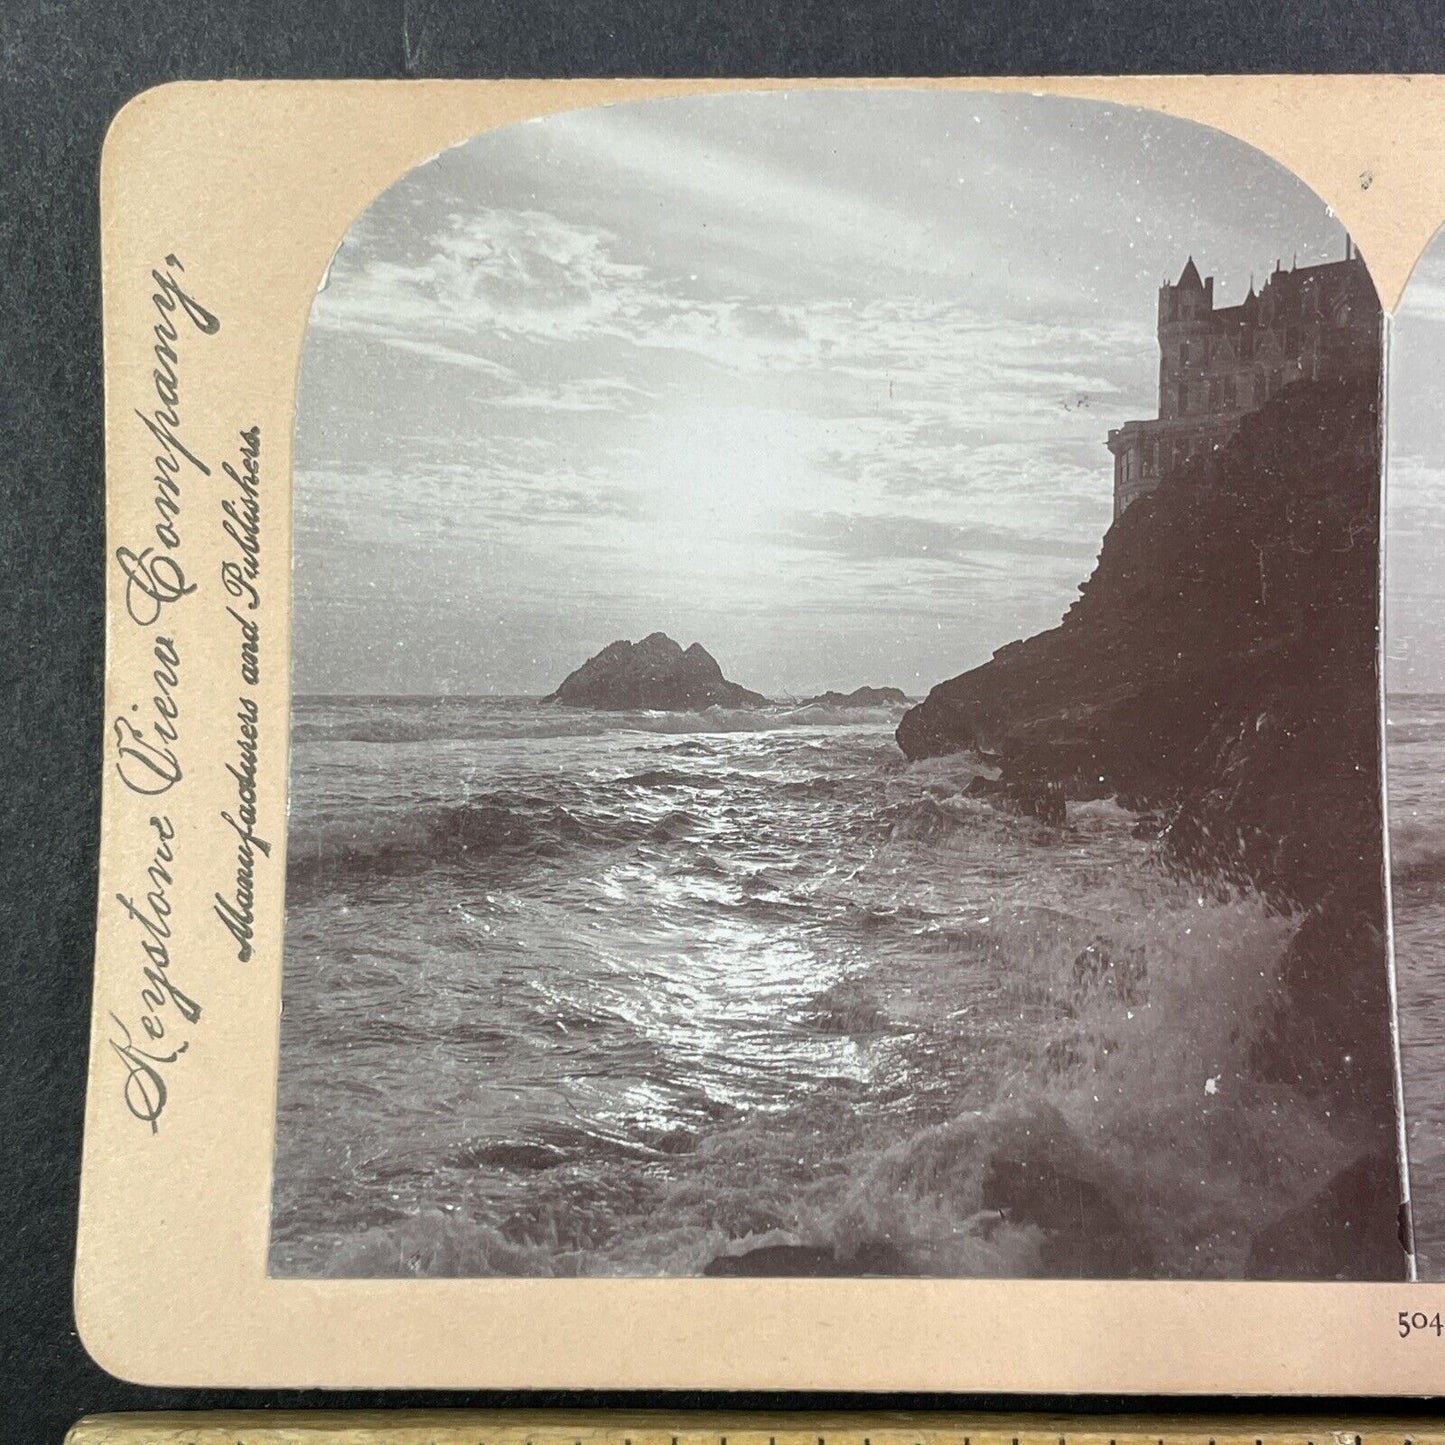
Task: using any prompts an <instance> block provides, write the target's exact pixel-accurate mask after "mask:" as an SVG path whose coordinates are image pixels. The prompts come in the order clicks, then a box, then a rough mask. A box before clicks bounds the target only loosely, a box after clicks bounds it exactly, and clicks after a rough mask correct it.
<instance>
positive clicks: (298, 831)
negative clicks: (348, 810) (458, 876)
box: [286, 794, 695, 889]
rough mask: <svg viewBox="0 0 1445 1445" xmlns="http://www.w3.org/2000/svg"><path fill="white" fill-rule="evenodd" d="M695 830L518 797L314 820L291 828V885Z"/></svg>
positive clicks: (684, 819) (677, 822)
mask: <svg viewBox="0 0 1445 1445" xmlns="http://www.w3.org/2000/svg"><path fill="white" fill-rule="evenodd" d="M694 822H695V819H694V818H693V815H691V814H689V813H687V812H685V811H682V810H673V811H671V812H668V813H666V814H665V815H663V816H662V817H660V818H657V819H648V818H646V817H630V816H628V815H627V814H625V813H623V812H622V811H620V810H611V811H609V812H607V813H605V814H602V813H599V814H596V815H591V816H579V814H578V813H577V812H574V811H573V810H572V809H570V808H568V807H565V806H563V805H562V804H560V803H557V802H554V801H551V800H548V799H546V798H541V797H535V796H527V797H524V796H520V795H515V794H492V795H486V796H482V797H479V798H475V799H472V800H470V801H468V802H465V803H428V804H418V805H415V806H412V807H409V808H391V809H386V810H376V811H372V812H369V813H365V814H348V815H345V816H334V817H331V818H329V819H322V820H315V819H313V820H309V821H308V822H307V823H306V825H305V826H296V825H293V829H292V838H291V843H290V849H289V852H288V854H287V865H286V871H287V883H288V886H289V887H292V888H293V889H294V888H296V887H298V886H299V887H301V888H303V889H304V888H307V887H315V886H319V885H331V884H340V883H348V884H350V883H360V882H362V881H364V880H366V879H370V878H376V877H385V876H391V875H403V874H408V873H414V872H417V871H420V870H424V869H427V868H432V867H438V866H455V865H459V864H467V863H471V864H480V863H483V862H485V861H487V860H491V859H506V858H513V859H518V860H546V859H556V858H559V857H561V856H562V855H563V854H564V853H565V852H566V851H567V850H568V849H569V848H572V847H577V846H587V845H594V846H615V845H621V844H627V843H635V842H639V841H641V840H643V839H648V838H651V839H655V840H658V841H672V840H674V839H677V838H680V837H683V836H685V834H686V833H687V831H688V830H689V828H690V827H691V826H692V825H693V824H694Z"/></svg>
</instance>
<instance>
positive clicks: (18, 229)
mask: <svg viewBox="0 0 1445 1445" xmlns="http://www.w3.org/2000/svg"><path fill="white" fill-rule="evenodd" d="M1439 70H1445V4H1442V0H1374V3H1371V0H1227V3H1213V4H1212V3H1208V0H1200V3H1195V4H1180V5H1169V6H1167V7H1166V6H1161V5H1152V4H1149V3H1145V0H1074V3H1070V0H977V3H970V0H957V3H952V4H949V3H943V0H895V3H892V4H864V3H861V0H794V3H779V0H730V3H716V0H607V3H592V0H473V3H456V4H450V5H448V4H443V3H438V0H412V3H406V0H350V3H348V0H296V3H294V4H285V3H281V0H230V3H213V0H177V3H173V4H169V5H167V4H160V3H137V0H60V3H47V0H0V397H3V405H0V680H3V685H0V979H3V994H0V1031H3V1039H4V1043H3V1048H0V1090H3V1094H0V1104H3V1107H0V1211H3V1212H0V1256H3V1278H0V1319H3V1324H0V1367H3V1381H0V1441H5V1442H9V1441H16V1442H24V1445H30V1442H36V1445H41V1442H52V1441H53V1442H59V1441H60V1439H61V1438H62V1436H63V1434H64V1432H65V1430H66V1429H67V1428H68V1427H69V1425H70V1424H71V1423H72V1422H73V1421H74V1420H75V1419H76V1418H77V1417H79V1416H80V1415H82V1414H85V1413H89V1412H94V1411H98V1410H126V1409H156V1408H170V1409H176V1408H185V1409H198V1408H207V1407H218V1406H226V1407H241V1406H257V1407H259V1406H269V1407H275V1406H291V1407H297V1406H319V1405H330V1406H339V1405H377V1404H392V1405H400V1404H403V1403H405V1404H410V1405H419V1404H439V1405H465V1404H471V1405H486V1406H490V1407H494V1408H496V1407H503V1408H505V1407H508V1406H513V1407H518V1408H520V1407H522V1406H526V1407H529V1408H535V1407H539V1406H545V1405H567V1406H572V1407H581V1406H593V1407H595V1406H600V1405H604V1404H606V1405H624V1406H631V1407H639V1406H642V1405H650V1406H653V1407H657V1406H666V1407H668V1408H679V1409H681V1408H685V1407H692V1408H698V1407H702V1408H723V1407H726V1408H760V1407H779V1406H783V1405H787V1406H790V1407H799V1406H810V1407H815V1408H816V1407H820V1406H825V1405H826V1406H828V1407H832V1408H840V1407H847V1406H850V1405H851V1406H873V1407H878V1406H882V1405H887V1406H889V1407H894V1408H896V1407H902V1406H908V1407H912V1408H921V1407H927V1406H942V1405H947V1406H949V1407H952V1408H965V1407H967V1408H976V1407H985V1406H993V1407H1000V1406H1004V1405H1011V1406H1014V1405H1019V1404H1024V1403H1028V1404H1030V1405H1032V1406H1037V1407H1040V1408H1053V1409H1079V1408H1088V1409H1091V1410H1094V1409H1107V1408H1110V1407H1114V1408H1118V1407H1119V1406H1121V1405H1122V1404H1124V1403H1125V1402H1123V1401H1118V1400H1115V1401H1110V1400H1104V1399H1095V1400H1089V1401H1078V1400H1064V1399H1058V1398H1055V1399H1048V1400H1045V1399H1036V1400H1031V1401H1028V1402H1024V1401H1019V1400H1005V1399H1002V1398H999V1397H994V1398H992V1399H987V1400H985V1399H981V1398H978V1397H974V1398H970V1399H964V1398H961V1397H940V1396H929V1397H922V1396H911V1397H901V1396H890V1397H886V1398H885V1397H877V1396H871V1397H863V1396H841V1395H832V1396H826V1397H825V1396H806V1397H805V1396H778V1395H771V1396H764V1395H748V1396H722V1395H716V1394H710V1395H700V1394H685V1395H675V1396H658V1395H655V1394H654V1395H647V1396H643V1395H638V1394H631V1395H595V1394H594V1395H586V1396H583V1395H559V1394H556V1393H549V1394H528V1395H522V1394H517V1393H509V1394H500V1393H492V1394H482V1393H476V1394H468V1395H455V1394H451V1395H440V1394H430V1395H422V1394H416V1393H409V1394H405V1395H401V1394H392V1395H385V1394H380V1393H368V1394H360V1393H349V1394H336V1395H330V1394H323V1393H322V1392H307V1393H296V1392H276V1391H267V1392H258V1393H255V1394H247V1393H245V1392H242V1391H234V1390H227V1391H176V1390H152V1389H139V1388H136V1387H132V1386H129V1385H125V1384H122V1383H121V1382H119V1381H116V1380H113V1379H111V1378H109V1377H108V1376H106V1375H105V1374H103V1373H102V1372H101V1371H100V1370H99V1369H97V1368H96V1367H95V1366H94V1365H93V1364H92V1363H91V1362H90V1361H89V1359H88V1358H87V1357H86V1355H85V1352H84V1351H83V1349H82V1348H81V1346H80V1344H79V1342H78V1340H77V1338H76V1335H75V1329H74V1322H73V1319H72V1313H71V1270H72V1264H73V1251H74V1240H75V1212H76V1196H77V1182H78V1171H79V1163H80V1132H81V1105H82V1096H83V1089H84V1080H85V1068H86V1039H87V1021H88V1016H89V1010H90V982H91V978H90V971H91V945H92V920H93V917H94V911H95V857H96V839H97V829H98V811H99V810H98V782H99V778H100V757H101V674H102V649H103V637H102V620H101V617H102V614H101V603H102V579H103V567H104V545H103V544H104V528H103V522H104V518H103V488H102V445H101V430H102V418H101V336H100V296H99V254H98V243H99V218H98V198H97V168H98V163H99V158H100V147H101V141H102V139H103V137H104V134H105V128H106V125H107V124H108V122H109V120H110V118H111V116H112V115H114V113H115V112H116V111H117V110H118V109H119V108H120V106H121V105H122V104H123V103H124V102H125V101H126V100H128V99H129V98H130V97H131V96H133V95H135V94H136V93H137V92H138V91H141V90H144V89H146V88H147V87H149V86H152V85H157V84H159V83H161V82H163V81H167V80H176V79H206V78H212V77H294V78H333V77H357V78H378V79H397V78H405V77H408V76H413V77H415V76H428V77H472V78H476V77H518V76H584V75H585V76H608V75H660V76H690V75H704V76H727V75H739V76H758V75H797V76H806V75H815V74H821V75H869V74H874V75H900V76H907V75H944V74H965V75H967V74H975V75H990V74H1051V73H1052V74H1091V73H1092V74H1108V73H1119V72H1132V73H1150V72H1155V73H1187V72H1270V71H1294V72H1310V71H1325V72H1350V71H1357V72H1363V71H1416V72H1420V71H1439ZM1441 163H1442V164H1445V159H1442V162H1441ZM171 183H172V184H174V185H175V186H177V187H182V188H183V187H184V186H185V184H186V178H185V177H184V176H176V177H174V178H173V180H172V182H171ZM222 1303H223V1302H222ZM1392 1307H1393V1306H1392ZM136 1308H137V1314H138V1318H137V1321H136V1323H137V1325H138V1326H139V1327H147V1326H148V1327H149V1328H151V1329H154V1330H155V1331H156V1332H157V1333H160V1334H164V1332H165V1331H166V1330H167V1329H168V1328H169V1320H168V1311H167V1307H166V1300H165V1299H164V1297H161V1296H157V1297H156V1298H155V1299H153V1300H149V1301H141V1302H138V1304H137V1306H136ZM1388 1313H1389V1312H1388V1310H1387V1311H1386V1314H1387V1315H1388ZM739 1326H740V1328H741V1327H745V1322H743V1321H739ZM1301 1326H1302V1327H1304V1328H1307V1327H1308V1322H1307V1321H1303V1320H1302V1321H1301ZM1432 1344H1433V1342H1432ZM1439 1359H1440V1381H1441V1393H1442V1394H1445V1349H1442V1350H1440V1352H1439ZM1127 1403H1128V1404H1129V1405H1130V1406H1131V1407H1133V1408H1139V1407H1140V1406H1141V1405H1146V1404H1152V1406H1157V1407H1161V1408H1163V1407H1166V1406H1165V1405H1164V1402H1142V1401H1131V1402H1127ZM1220 1403H1221V1402H1213V1404H1214V1405H1216V1406H1217V1405H1219V1404H1220ZM1209 1404H1210V1402H1204V1401H1198V1400H1196V1401H1188V1402H1186V1401H1175V1402H1173V1404H1172V1405H1169V1406H1167V1408H1173V1409H1180V1408H1188V1407H1193V1408H1196V1409H1197V1408H1200V1407H1202V1406H1204V1407H1207V1406H1209ZM1250 1408H1251V1410H1253V1411H1256V1412H1259V1413H1263V1412H1264V1411H1266V1410H1270V1411H1273V1410H1283V1409H1288V1410H1292V1411H1297V1410H1299V1409H1300V1408H1301V1406H1300V1402H1273V1403H1271V1404H1257V1405H1252V1406H1251V1407H1250ZM1331 1408H1332V1410H1334V1411H1335V1412H1340V1411H1348V1410H1349V1408H1350V1407H1349V1406H1348V1404H1347V1403H1346V1402H1333V1404H1332V1407H1331ZM1372 1408H1373V1409H1374V1410H1378V1409H1379V1406H1378V1405H1376V1406H1374V1407H1372ZM1393 1408H1395V1409H1397V1410H1401V1409H1406V1408H1409V1407H1408V1406H1406V1405H1405V1403H1404V1402H1396V1403H1395V1405H1394V1407H1393Z"/></svg>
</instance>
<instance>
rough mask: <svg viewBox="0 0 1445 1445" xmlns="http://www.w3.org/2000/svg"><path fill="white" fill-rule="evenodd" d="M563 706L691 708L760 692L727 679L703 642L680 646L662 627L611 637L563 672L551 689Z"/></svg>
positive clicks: (755, 698)
mask: <svg viewBox="0 0 1445 1445" xmlns="http://www.w3.org/2000/svg"><path fill="white" fill-rule="evenodd" d="M552 698H553V700H555V701H557V702H560V703H565V704H566V705H567V706H569V707H595V708H606V709H612V710H627V709H635V708H640V709H648V710H655V711H658V712H691V711H695V710H697V709H699V708H707V707H758V706H760V705H762V704H764V703H766V702H767V698H765V697H764V696H763V695H762V694H761V693H758V692H751V691H750V690H749V689H747V688H745V687H739V686H738V684H737V683H735V682H729V681H728V679H727V678H725V677H724V676H723V673H722V668H721V667H719V666H718V664H717V660H716V659H715V658H714V657H713V656H712V654H711V653H710V652H708V650H707V649H706V648H705V647H702V646H701V645H700V644H698V643H696V642H694V643H693V644H692V646H691V647H689V648H688V649H687V651H686V652H684V651H683V649H682V648H681V646H679V644H678V643H676V642H674V641H673V640H672V638H670V637H668V636H667V635H666V633H662V632H654V633H651V634H650V635H649V636H647V637H644V638H643V639H642V641H641V642H626V641H622V642H614V643H611V644H609V645H608V646H607V647H604V648H603V649H602V651H601V652H599V653H597V654H596V655H595V656H594V657H590V658H588V659H587V661H586V662H584V663H583V664H582V666H581V667H579V668H578V669H577V670H576V671H575V672H573V673H571V674H569V675H568V677H567V679H566V680H565V681H564V682H563V683H562V685H561V687H559V688H558V689H557V691H556V692H555V693H553V694H552Z"/></svg>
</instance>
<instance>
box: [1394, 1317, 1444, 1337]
mask: <svg viewBox="0 0 1445 1445" xmlns="http://www.w3.org/2000/svg"><path fill="white" fill-rule="evenodd" d="M1422 1330H1434V1331H1435V1334H1436V1335H1437V1336H1438V1335H1442V1334H1445V1320H1441V1318H1440V1315H1439V1314H1438V1312H1437V1313H1436V1314H1433V1315H1427V1314H1426V1313H1425V1311H1424V1310H1416V1311H1415V1312H1414V1313H1413V1314H1412V1313H1411V1312H1410V1311H1409V1310H1401V1311H1400V1338H1401V1339H1402V1340H1406V1339H1409V1337H1410V1336H1411V1335H1418V1334H1419V1333H1420V1332H1421V1331H1422Z"/></svg>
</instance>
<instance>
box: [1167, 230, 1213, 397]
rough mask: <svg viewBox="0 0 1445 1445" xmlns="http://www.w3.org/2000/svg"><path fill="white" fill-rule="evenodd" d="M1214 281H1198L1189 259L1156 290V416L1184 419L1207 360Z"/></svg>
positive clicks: (1192, 259)
mask: <svg viewBox="0 0 1445 1445" xmlns="http://www.w3.org/2000/svg"><path fill="white" fill-rule="evenodd" d="M1213 317H1214V277H1213V276H1211V277H1210V278H1209V279H1208V280H1207V281H1201V280H1200V278H1199V268H1198V267H1197V266H1195V264H1194V257H1193V256H1191V257H1190V258H1189V260H1188V261H1187V262H1186V263H1185V266H1184V270H1183V271H1182V272H1180V275H1179V280H1178V281H1176V282H1175V283H1174V285H1172V286H1171V285H1169V283H1168V282H1167V281H1166V282H1165V283H1164V285H1162V286H1161V287H1160V288H1159V415H1160V416H1161V417H1176V416H1185V415H1187V414H1188V412H1189V410H1190V403H1191V400H1192V399H1193V392H1194V390H1195V389H1196V388H1197V386H1198V384H1199V381H1200V379H1201V378H1202V376H1203V373H1204V368H1205V367H1206V366H1207V364H1208V360H1209V333H1210V329H1211V323H1212V321H1213Z"/></svg>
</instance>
